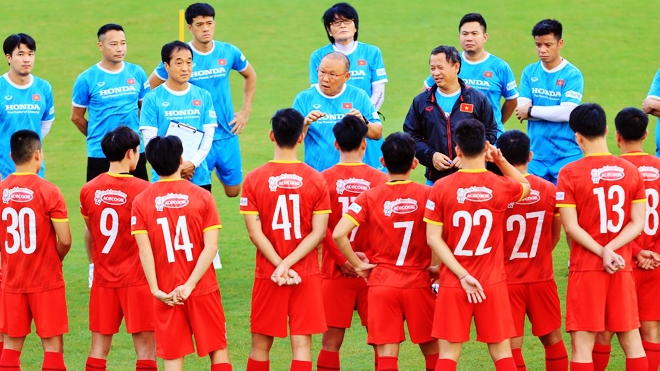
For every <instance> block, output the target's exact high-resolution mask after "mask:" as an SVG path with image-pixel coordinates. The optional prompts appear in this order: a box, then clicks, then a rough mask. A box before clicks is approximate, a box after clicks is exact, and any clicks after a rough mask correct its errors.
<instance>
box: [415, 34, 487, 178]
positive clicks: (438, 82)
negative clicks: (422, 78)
mask: <svg viewBox="0 0 660 371" xmlns="http://www.w3.org/2000/svg"><path fill="white" fill-rule="evenodd" d="M429 64H430V67H431V76H432V77H433V80H434V81H435V85H433V86H432V87H431V88H429V89H428V90H426V91H424V92H422V93H421V94H419V95H418V96H416V97H415V99H414V100H413V102H412V105H411V106H410V110H409V111H408V115H407V116H406V120H405V122H404V123H403V131H405V132H406V133H408V134H410V135H411V136H412V137H413V138H414V139H415V143H416V144H417V150H416V152H415V156H416V157H417V159H418V160H419V162H420V163H421V164H422V165H424V166H426V174H425V176H426V179H428V181H427V184H433V183H434V182H435V181H436V180H438V179H440V178H442V177H445V176H447V175H449V174H451V173H453V172H455V171H457V170H458V169H460V168H461V163H460V159H459V158H458V156H456V152H455V150H454V147H455V145H456V144H455V143H454V142H453V141H452V133H453V131H454V129H456V125H457V124H458V122H459V121H461V120H465V119H477V120H479V121H481V122H482V123H483V124H484V126H485V127H486V140H488V141H489V142H490V143H495V141H496V139H497V122H496V121H495V117H494V116H493V108H492V106H491V105H490V103H489V102H488V99H487V98H486V96H485V95H484V94H483V93H481V92H479V91H478V90H476V89H471V88H470V87H469V86H466V85H465V83H464V82H463V80H461V79H460V78H458V73H459V72H460V70H461V56H460V55H459V54H458V51H457V50H456V48H454V47H453V46H445V45H441V46H438V47H437V48H435V49H433V51H432V52H431V58H430V61H429Z"/></svg>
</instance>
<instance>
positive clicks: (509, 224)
mask: <svg viewBox="0 0 660 371" xmlns="http://www.w3.org/2000/svg"><path fill="white" fill-rule="evenodd" d="M531 219H536V227H535V229H534V238H533V239H532V247H531V248H530V249H529V253H526V252H520V251H519V250H520V246H522V244H523V242H524V240H525V235H526V234H527V221H528V220H531ZM543 219H545V211H535V212H533V213H527V214H525V216H522V215H519V214H514V215H511V216H510V217H509V219H507V220H506V230H507V232H513V231H514V228H515V226H514V224H515V223H517V224H518V225H519V228H520V229H519V230H518V238H516V244H515V245H514V246H513V251H512V252H511V257H510V258H509V260H513V259H526V258H530V259H531V258H533V257H535V256H536V251H537V250H538V248H539V240H540V239H541V231H542V230H543Z"/></svg>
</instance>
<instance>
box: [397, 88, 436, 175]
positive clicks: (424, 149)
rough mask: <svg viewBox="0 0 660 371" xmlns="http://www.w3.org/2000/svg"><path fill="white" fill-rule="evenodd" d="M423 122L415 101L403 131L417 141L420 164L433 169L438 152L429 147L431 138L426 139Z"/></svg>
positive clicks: (416, 155)
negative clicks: (434, 158) (435, 154)
mask: <svg viewBox="0 0 660 371" xmlns="http://www.w3.org/2000/svg"><path fill="white" fill-rule="evenodd" d="M421 121H422V117H421V116H420V115H419V114H418V113H417V110H416V107H415V100H413V102H412V104H411V105H410V108H409V109H408V114H407V115H406V119H405V120H404V122H403V131H404V132H406V133H408V134H410V136H411V137H412V138H413V139H414V140H415V157H417V159H418V160H419V163H420V164H422V165H424V166H426V167H433V154H434V153H436V152H437V150H436V149H435V148H433V147H431V146H429V145H428V143H427V140H428V139H430V138H425V137H424V134H425V133H424V130H423V128H422V125H421Z"/></svg>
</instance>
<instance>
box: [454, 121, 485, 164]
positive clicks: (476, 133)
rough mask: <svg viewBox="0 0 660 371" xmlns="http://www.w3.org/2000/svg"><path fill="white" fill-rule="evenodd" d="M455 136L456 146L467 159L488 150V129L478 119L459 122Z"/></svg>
mask: <svg viewBox="0 0 660 371" xmlns="http://www.w3.org/2000/svg"><path fill="white" fill-rule="evenodd" d="M453 135H454V138H455V142H456V145H457V146H458V148H460V149H461V152H463V154H464V155H465V156H466V157H469V158H472V157H476V156H479V155H480V154H482V153H483V151H484V148H486V128H485V127H484V124H483V123H482V122H481V121H479V120H477V119H465V120H461V121H459V122H458V123H457V124H456V129H455V130H454V133H453Z"/></svg>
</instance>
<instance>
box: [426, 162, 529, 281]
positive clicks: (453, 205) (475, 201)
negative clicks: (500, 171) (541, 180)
mask: <svg viewBox="0 0 660 371" xmlns="http://www.w3.org/2000/svg"><path fill="white" fill-rule="evenodd" d="M522 192H523V187H522V185H521V184H520V183H519V182H518V181H516V180H515V179H513V178H509V177H504V176H499V175H495V174H493V173H491V172H489V171H487V170H486V169H482V170H464V169H461V170H459V171H458V172H456V173H454V174H452V175H450V176H447V177H444V178H442V179H440V180H438V181H437V182H435V184H434V185H433V190H432V191H431V195H430V196H429V200H428V202H427V203H426V214H425V215H424V220H425V221H426V222H427V223H431V224H436V225H441V226H443V228H442V239H443V240H444V241H445V242H446V243H447V245H448V246H449V248H450V249H451V251H452V252H453V253H454V256H455V257H456V260H458V262H459V263H460V264H461V265H462V266H463V267H464V268H465V269H466V270H467V271H468V273H469V274H470V275H472V277H474V278H476V279H477V280H478V281H479V283H481V285H482V286H487V285H492V284H495V283H498V282H502V281H504V280H505V279H506V274H505V273H504V249H503V247H502V239H503V234H504V227H505V225H504V220H505V219H504V216H505V213H506V210H507V207H508V205H509V204H510V203H512V202H517V201H520V198H521V197H522ZM440 286H443V287H461V283H460V281H459V279H458V277H456V275H455V274H454V273H452V271H450V270H449V269H448V268H447V266H445V265H442V266H441V268H440Z"/></svg>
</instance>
